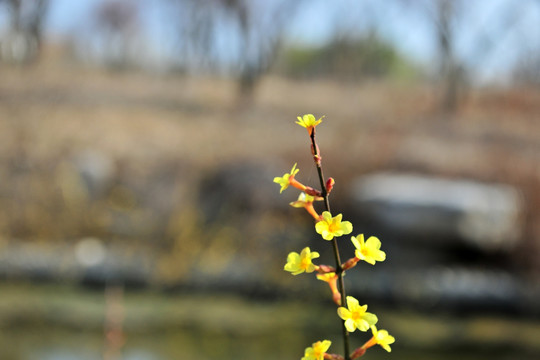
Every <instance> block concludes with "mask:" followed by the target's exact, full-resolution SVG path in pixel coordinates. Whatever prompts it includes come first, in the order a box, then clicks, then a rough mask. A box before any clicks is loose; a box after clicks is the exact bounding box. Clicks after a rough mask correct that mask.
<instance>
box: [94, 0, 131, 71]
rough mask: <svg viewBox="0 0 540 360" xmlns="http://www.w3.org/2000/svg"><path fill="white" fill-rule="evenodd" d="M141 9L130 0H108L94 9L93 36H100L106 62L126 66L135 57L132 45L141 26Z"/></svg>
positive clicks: (113, 65)
mask: <svg viewBox="0 0 540 360" xmlns="http://www.w3.org/2000/svg"><path fill="white" fill-rule="evenodd" d="M138 11H139V9H138V7H137V4H136V3H135V2H133V1H129V0H108V1H104V2H102V3H101V4H99V5H98V6H97V8H96V9H95V11H94V14H93V16H94V19H93V20H94V23H93V28H94V31H93V36H94V37H97V38H98V42H99V47H100V48H101V49H100V50H101V53H102V54H103V55H102V56H103V60H104V61H105V64H106V65H108V66H111V67H112V68H114V69H121V68H124V67H126V66H127V65H128V64H129V62H130V61H131V60H133V58H134V57H135V56H134V54H132V53H131V47H132V45H133V43H134V39H135V38H136V36H135V35H136V32H137V29H138V28H139V12H138Z"/></svg>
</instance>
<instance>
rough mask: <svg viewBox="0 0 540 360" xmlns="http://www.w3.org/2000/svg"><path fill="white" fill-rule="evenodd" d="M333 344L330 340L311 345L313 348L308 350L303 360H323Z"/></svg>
mask: <svg viewBox="0 0 540 360" xmlns="http://www.w3.org/2000/svg"><path fill="white" fill-rule="evenodd" d="M330 345H332V342H331V341H330V340H323V341H317V342H316V343H313V344H311V347H308V348H306V350H305V351H304V357H303V358H302V360H323V359H324V353H325V352H326V351H327V350H328V349H329V348H330Z"/></svg>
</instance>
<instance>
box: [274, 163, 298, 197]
mask: <svg viewBox="0 0 540 360" xmlns="http://www.w3.org/2000/svg"><path fill="white" fill-rule="evenodd" d="M299 171H300V169H297V168H296V163H295V164H294V166H293V168H292V169H291V172H290V173H286V174H285V175H283V176H281V177H279V176H278V177H275V178H274V182H275V183H278V184H279V185H281V189H280V190H279V193H280V194H281V193H282V192H283V190H285V189H286V188H288V187H289V185H290V184H291V180H292V179H294V175H296V174H297V173H298V172H299Z"/></svg>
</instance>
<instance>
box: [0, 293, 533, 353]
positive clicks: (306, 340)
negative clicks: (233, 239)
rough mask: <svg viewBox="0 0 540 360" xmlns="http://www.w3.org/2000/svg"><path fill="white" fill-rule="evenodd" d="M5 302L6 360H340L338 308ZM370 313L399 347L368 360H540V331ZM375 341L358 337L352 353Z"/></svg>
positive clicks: (82, 297) (52, 296) (129, 300)
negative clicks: (314, 352)
mask: <svg viewBox="0 0 540 360" xmlns="http://www.w3.org/2000/svg"><path fill="white" fill-rule="evenodd" d="M0 293H1V294H2V296H1V297H0V331H1V333H2V336H1V337H0V359H2V360H4V359H5V360H10V359H14V360H18V359H21V360H64V359H65V360H93V359H104V358H106V359H109V360H112V359H123V360H169V359H180V360H182V359H198V360H206V359H208V360H210V359H220V360H229V359H230V360H232V359H261V360H267V359H268V360H270V359H300V358H301V357H302V355H303V349H304V348H305V347H306V346H309V345H310V344H311V343H312V342H314V341H317V340H321V339H330V340H332V341H333V345H332V348H331V350H334V351H335V352H340V351H341V340H340V332H339V331H340V328H339V322H338V320H336V317H335V308H333V307H332V304H326V303H323V304H315V305H311V304H308V305H306V304H303V303H301V302H299V301H291V300H288V301H262V302H261V301H250V300H246V299H243V298H239V297H236V296H233V295H230V294H229V295H224V294H206V295H204V294H189V293H175V294H167V293H163V292H155V291H137V292H130V291H127V292H121V293H120V294H121V296H120V297H118V298H117V300H118V301H117V302H116V303H114V302H113V303H111V302H110V300H107V297H106V296H105V293H104V292H103V291H97V290H93V291H89V290H84V289H80V288H75V287H70V286H59V285H33V284H0ZM111 309H113V310H114V309H116V310H115V311H116V312H117V315H119V316H116V317H114V316H113V317H112V318H113V319H116V320H115V321H117V322H116V323H117V324H120V328H121V329H122V330H121V340H122V341H120V342H118V343H117V345H118V344H119V346H118V348H119V352H118V356H114V352H113V353H112V354H113V355H108V356H104V354H105V353H107V351H108V350H110V347H111V342H107V341H105V335H104V323H106V322H107V321H110V318H111V315H110V314H111V313H112V314H114V312H115V311H112V312H111ZM371 309H374V310H373V311H376V312H377V314H378V315H379V318H380V322H381V323H382V322H383V321H384V328H386V329H388V330H389V331H390V332H391V333H392V334H393V335H395V336H396V338H397V342H396V343H395V345H394V346H393V347H392V349H393V351H392V353H391V354H388V353H386V352H385V351H384V350H382V349H381V348H379V347H377V348H373V349H370V350H369V351H368V353H367V354H366V355H365V356H364V359H375V360H376V359H400V360H403V359H404V360H407V359H435V360H437V359H440V360H446V359H449V360H450V359H452V360H454V359H471V360H472V359H486V360H487V359H489V360H497V359H501V360H503V359H520V360H528V359H531V360H532V359H538V358H540V357H539V355H540V344H539V343H538V339H540V324H539V323H538V321H532V320H530V319H529V320H526V319H525V320H523V319H522V320H520V319H509V318H508V317H500V316H480V315H478V316H469V317H467V318H466V319H464V318H460V317H459V316H455V315H451V314H446V315H442V314H424V313H422V312H421V311H420V312H418V311H416V312H411V311H406V310H396V309H388V308H380V307H379V308H378V307H377V306H376V304H373V305H370V310H371ZM106 319H109V320H106ZM118 320H119V321H118ZM113 322H114V321H113ZM367 339H368V335H367V334H364V333H361V334H357V333H354V334H352V336H351V341H352V344H353V346H360V345H361V344H362V343H363V342H364V341H366V340H367ZM107 344H109V345H107ZM109 354H110V352H109Z"/></svg>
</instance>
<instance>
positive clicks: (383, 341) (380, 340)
mask: <svg viewBox="0 0 540 360" xmlns="http://www.w3.org/2000/svg"><path fill="white" fill-rule="evenodd" d="M371 332H373V339H374V340H375V341H376V342H377V344H379V345H381V347H382V348H383V349H384V350H386V351H388V352H392V349H391V348H390V344H393V343H394V342H395V341H396V339H395V338H394V337H393V336H392V335H390V334H388V331H386V330H377V328H376V327H375V325H372V326H371Z"/></svg>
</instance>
